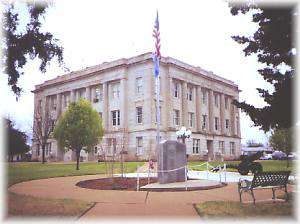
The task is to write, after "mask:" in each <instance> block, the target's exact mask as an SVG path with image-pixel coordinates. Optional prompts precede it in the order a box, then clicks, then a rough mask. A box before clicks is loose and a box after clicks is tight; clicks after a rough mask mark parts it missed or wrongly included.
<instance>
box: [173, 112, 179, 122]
mask: <svg viewBox="0 0 300 224" xmlns="http://www.w3.org/2000/svg"><path fill="white" fill-rule="evenodd" d="M173 123H174V125H179V110H174V115H173Z"/></svg>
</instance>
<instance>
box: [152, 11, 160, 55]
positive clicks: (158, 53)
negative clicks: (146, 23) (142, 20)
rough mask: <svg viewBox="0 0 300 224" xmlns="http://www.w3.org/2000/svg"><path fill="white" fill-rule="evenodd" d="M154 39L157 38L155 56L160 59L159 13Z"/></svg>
mask: <svg viewBox="0 0 300 224" xmlns="http://www.w3.org/2000/svg"><path fill="white" fill-rule="evenodd" d="M153 37H154V38H155V56H156V57H157V58H158V59H160V33H159V21H158V12H157V13H156V20H155V24H154V29H153Z"/></svg>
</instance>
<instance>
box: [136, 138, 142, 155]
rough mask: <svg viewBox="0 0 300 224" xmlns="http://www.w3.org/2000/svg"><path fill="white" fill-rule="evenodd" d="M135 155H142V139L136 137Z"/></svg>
mask: <svg viewBox="0 0 300 224" xmlns="http://www.w3.org/2000/svg"><path fill="white" fill-rule="evenodd" d="M136 154H137V155H142V154H143V137H136Z"/></svg>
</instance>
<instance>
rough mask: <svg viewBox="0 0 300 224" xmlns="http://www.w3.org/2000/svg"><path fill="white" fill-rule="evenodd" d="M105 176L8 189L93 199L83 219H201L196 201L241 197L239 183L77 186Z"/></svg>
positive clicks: (261, 194)
mask: <svg viewBox="0 0 300 224" xmlns="http://www.w3.org/2000/svg"><path fill="white" fill-rule="evenodd" d="M104 177H105V176H104V175H87V176H75V177H57V178H49V179H41V180H33V181H27V182H22V183H18V184H15V185H13V186H11V187H10V188H9V191H11V192H14V193H17V194H23V195H29V196H33V197H39V198H49V199H65V198H70V199H77V200H82V201H88V202H94V203H95V204H94V206H93V207H92V208H91V209H90V210H88V211H87V212H86V213H85V214H84V215H83V216H82V217H81V219H89V218H107V217H115V216H116V217H140V216H143V217H150V216H151V217H170V218H175V217H182V218H187V217H188V218H193V219H199V216H198V214H197V212H196V211H195V209H194V207H193V205H194V204H195V203H200V202H204V201H218V200H228V201H238V200H239V196H238V192H237V184H236V183H235V184H228V186H225V187H221V188H216V189H211V190H199V191H188V192H185V191H182V192H146V191H138V192H137V191H117V190H92V189H85V188H80V187H77V186H76V183H77V182H79V181H83V180H89V179H97V178H104ZM255 196H256V198H257V199H258V200H266V199H271V198H272V191H271V190H269V189H266V190H257V191H255ZM243 198H244V200H251V197H250V195H248V194H244V195H243Z"/></svg>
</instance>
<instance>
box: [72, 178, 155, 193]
mask: <svg viewBox="0 0 300 224" xmlns="http://www.w3.org/2000/svg"><path fill="white" fill-rule="evenodd" d="M139 182H140V183H139V185H140V187H142V186H144V185H147V184H148V178H140V180H139ZM155 182H157V178H153V177H151V178H150V183H155ZM136 185H137V178H135V177H132V178H131V177H130V178H128V177H123V178H122V177H114V178H113V181H112V178H101V179H93V180H85V181H80V182H78V183H77V184H76V186H78V187H82V188H88V189H95V190H125V191H136V187H137V186H136Z"/></svg>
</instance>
